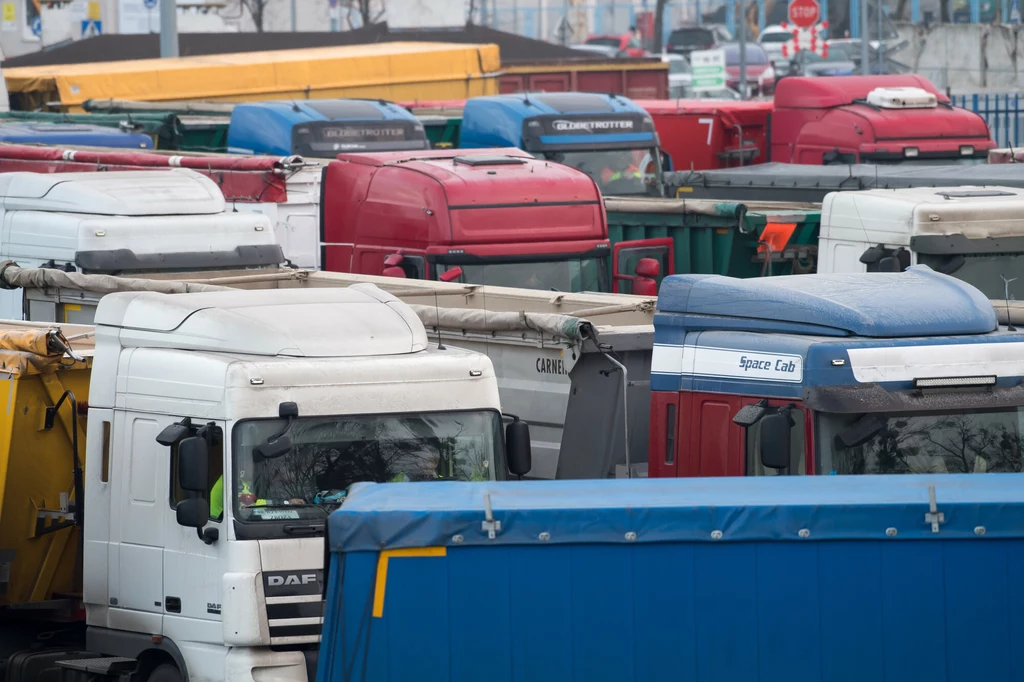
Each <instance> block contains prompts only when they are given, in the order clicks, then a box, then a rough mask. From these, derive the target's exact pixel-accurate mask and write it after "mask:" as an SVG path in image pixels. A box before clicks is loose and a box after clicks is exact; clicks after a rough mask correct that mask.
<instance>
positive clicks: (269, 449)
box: [253, 433, 292, 459]
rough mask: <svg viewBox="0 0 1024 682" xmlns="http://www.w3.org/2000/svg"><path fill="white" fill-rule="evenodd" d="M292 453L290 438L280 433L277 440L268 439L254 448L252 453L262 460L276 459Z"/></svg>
mask: <svg viewBox="0 0 1024 682" xmlns="http://www.w3.org/2000/svg"><path fill="white" fill-rule="evenodd" d="M291 451H292V438H291V436H289V435H288V434H287V433H282V434H281V435H280V436H278V437H277V438H268V439H267V441H266V442H265V443H263V444H262V445H258V446H256V448H255V449H254V450H253V453H254V454H255V455H256V456H257V457H262V458H263V459H277V458H278V457H281V456H283V455H287V454H288V453H289V452H291Z"/></svg>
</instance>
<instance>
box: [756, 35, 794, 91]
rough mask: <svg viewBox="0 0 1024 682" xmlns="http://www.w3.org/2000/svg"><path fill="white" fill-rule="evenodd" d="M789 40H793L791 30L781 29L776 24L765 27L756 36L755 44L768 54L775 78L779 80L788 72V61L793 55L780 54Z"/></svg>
mask: <svg viewBox="0 0 1024 682" xmlns="http://www.w3.org/2000/svg"><path fill="white" fill-rule="evenodd" d="M791 40H793V31H792V29H785V28H782V27H781V26H779V25H778V24H775V25H774V26H766V27H765V29H764V30H763V31H761V35H760V36H758V39H757V42H758V43H760V45H761V47H763V48H764V51H765V52H767V53H768V59H770V60H771V62H772V66H773V67H774V68H775V74H776V76H777V77H780V78H781V77H782V76H785V75H786V72H788V71H789V60H790V59H792V58H793V55H792V54H782V46H783V45H785V44H786V43H788V42H790V41H791Z"/></svg>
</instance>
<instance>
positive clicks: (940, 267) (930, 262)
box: [917, 253, 1024, 300]
mask: <svg viewBox="0 0 1024 682" xmlns="http://www.w3.org/2000/svg"><path fill="white" fill-rule="evenodd" d="M917 262H918V263H921V264H922V265H927V266H928V267H930V268H931V269H932V270H937V271H939V272H944V273H946V274H948V275H952V276H953V277H956V278H957V279H959V280H963V281H964V282H967V283H968V284H970V285H972V286H974V287H976V288H977V289H979V290H981V292H982V293H983V294H985V296H987V297H988V298H991V299H996V300H1003V298H1004V297H1005V296H1006V293H1007V290H1006V285H1005V283H1004V281H1003V277H1005V278H1006V279H1007V280H1013V279H1014V278H1018V282H1019V284H1018V282H1014V281H1010V283H1009V294H1010V299H1012V300H1020V299H1024V279H1020V277H1021V273H1022V272H1024V253H973V254H964V255H960V254H952V255H950V254H942V255H936V254H930V253H919V254H917Z"/></svg>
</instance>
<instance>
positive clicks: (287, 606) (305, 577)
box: [263, 570, 324, 644]
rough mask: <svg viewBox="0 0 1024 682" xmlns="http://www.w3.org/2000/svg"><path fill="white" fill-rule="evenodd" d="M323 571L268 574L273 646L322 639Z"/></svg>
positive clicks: (265, 582)
mask: <svg viewBox="0 0 1024 682" xmlns="http://www.w3.org/2000/svg"><path fill="white" fill-rule="evenodd" d="M323 579H324V572H323V571H322V570H309V571H269V572H264V574H263V593H264V595H265V596H266V598H267V623H268V625H269V627H270V643H271V644H290V643H291V644H297V643H303V642H315V641H317V640H319V639H320V630H321V628H322V627H323V622H324V618H323V616H324V601H323Z"/></svg>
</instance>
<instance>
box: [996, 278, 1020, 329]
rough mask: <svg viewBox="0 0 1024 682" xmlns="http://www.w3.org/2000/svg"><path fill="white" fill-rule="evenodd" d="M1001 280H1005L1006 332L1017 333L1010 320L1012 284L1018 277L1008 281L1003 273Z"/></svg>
mask: <svg viewBox="0 0 1024 682" xmlns="http://www.w3.org/2000/svg"><path fill="white" fill-rule="evenodd" d="M999 278H1000V279H1002V280H1003V301H1004V302H1005V303H1006V330H1007V331H1011V332H1015V331H1017V328H1016V327H1014V326H1013V320H1011V319H1010V282H1014V281H1016V279H1017V278H1016V277H1013V278H1011V279H1006V276H1005V275H1004V274H1003V273H1001V272H1000V273H999Z"/></svg>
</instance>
